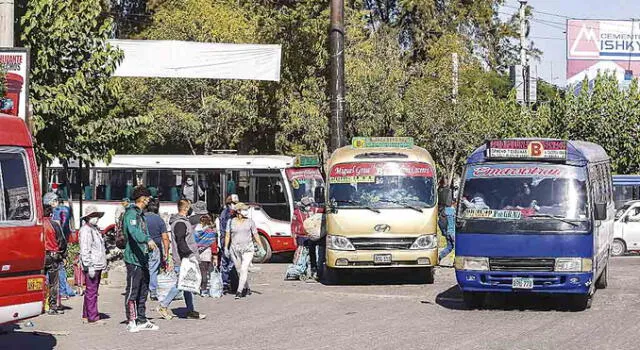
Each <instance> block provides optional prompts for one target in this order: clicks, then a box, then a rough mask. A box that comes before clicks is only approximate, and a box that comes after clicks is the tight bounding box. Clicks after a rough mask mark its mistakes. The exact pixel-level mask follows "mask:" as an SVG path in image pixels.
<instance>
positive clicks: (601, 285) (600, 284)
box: [596, 262, 609, 289]
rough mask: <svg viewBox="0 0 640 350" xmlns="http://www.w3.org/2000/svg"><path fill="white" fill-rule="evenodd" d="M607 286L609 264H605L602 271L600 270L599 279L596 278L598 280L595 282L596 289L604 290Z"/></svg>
mask: <svg viewBox="0 0 640 350" xmlns="http://www.w3.org/2000/svg"><path fill="white" fill-rule="evenodd" d="M608 285H609V262H607V265H605V267H604V270H602V273H601V274H600V277H598V280H597V281H596V288H597V289H606V288H607V286H608Z"/></svg>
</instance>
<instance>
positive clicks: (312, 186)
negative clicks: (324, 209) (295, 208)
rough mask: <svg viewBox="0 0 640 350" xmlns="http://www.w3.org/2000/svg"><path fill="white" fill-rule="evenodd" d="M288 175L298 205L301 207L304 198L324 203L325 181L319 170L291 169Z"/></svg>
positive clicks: (288, 170)
mask: <svg viewBox="0 0 640 350" xmlns="http://www.w3.org/2000/svg"><path fill="white" fill-rule="evenodd" d="M286 173H287V180H288V181H289V184H290V185H291V191H292V194H293V200H294V202H295V204H296V205H300V203H301V202H302V199H303V198H308V199H310V200H313V202H315V203H317V204H323V203H324V180H322V174H320V170H319V169H318V168H289V169H287V170H286Z"/></svg>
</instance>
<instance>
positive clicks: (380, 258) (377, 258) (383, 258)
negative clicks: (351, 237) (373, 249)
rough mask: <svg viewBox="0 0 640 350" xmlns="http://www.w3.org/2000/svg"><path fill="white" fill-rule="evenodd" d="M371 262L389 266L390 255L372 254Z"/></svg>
mask: <svg viewBox="0 0 640 350" xmlns="http://www.w3.org/2000/svg"><path fill="white" fill-rule="evenodd" d="M373 262H374V263H376V264H391V254H374V255H373Z"/></svg>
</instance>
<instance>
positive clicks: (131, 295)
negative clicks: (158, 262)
mask: <svg viewBox="0 0 640 350" xmlns="http://www.w3.org/2000/svg"><path fill="white" fill-rule="evenodd" d="M131 199H133V202H134V203H133V204H131V205H129V207H128V208H127V210H126V211H125V213H124V215H123V217H122V233H123V235H124V238H125V242H126V247H125V249H124V262H125V265H126V266H127V289H126V291H125V292H126V294H125V314H126V316H127V321H128V324H127V330H128V331H129V332H131V333H136V332H139V331H141V330H152V331H156V330H158V329H159V327H158V326H156V325H155V324H153V323H151V322H150V321H149V320H147V316H146V311H147V309H146V303H147V294H148V293H149V278H150V277H149V251H150V250H155V249H159V248H158V246H157V245H156V243H155V242H154V241H153V239H151V236H149V231H148V229H147V223H146V221H145V218H144V212H143V210H144V209H145V208H146V207H147V205H148V204H149V200H150V199H151V195H150V193H149V190H147V188H146V187H144V186H138V187H136V188H135V189H134V190H133V192H132V198H131Z"/></svg>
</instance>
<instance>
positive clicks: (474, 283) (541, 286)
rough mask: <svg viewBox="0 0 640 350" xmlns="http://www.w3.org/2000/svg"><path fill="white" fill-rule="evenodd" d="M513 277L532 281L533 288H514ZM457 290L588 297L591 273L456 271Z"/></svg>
mask: <svg viewBox="0 0 640 350" xmlns="http://www.w3.org/2000/svg"><path fill="white" fill-rule="evenodd" d="M514 277H525V278H527V277H530V278H533V288H531V289H514V288H513V287H512V283H513V278H514ZM456 279H457V280H458V285H459V286H460V289H462V290H463V291H465V292H524V293H571V294H588V293H589V292H590V290H591V287H592V284H593V283H595V281H594V280H593V273H591V272H580V273H553V272H502V271H500V272H499V271H467V270H456Z"/></svg>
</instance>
